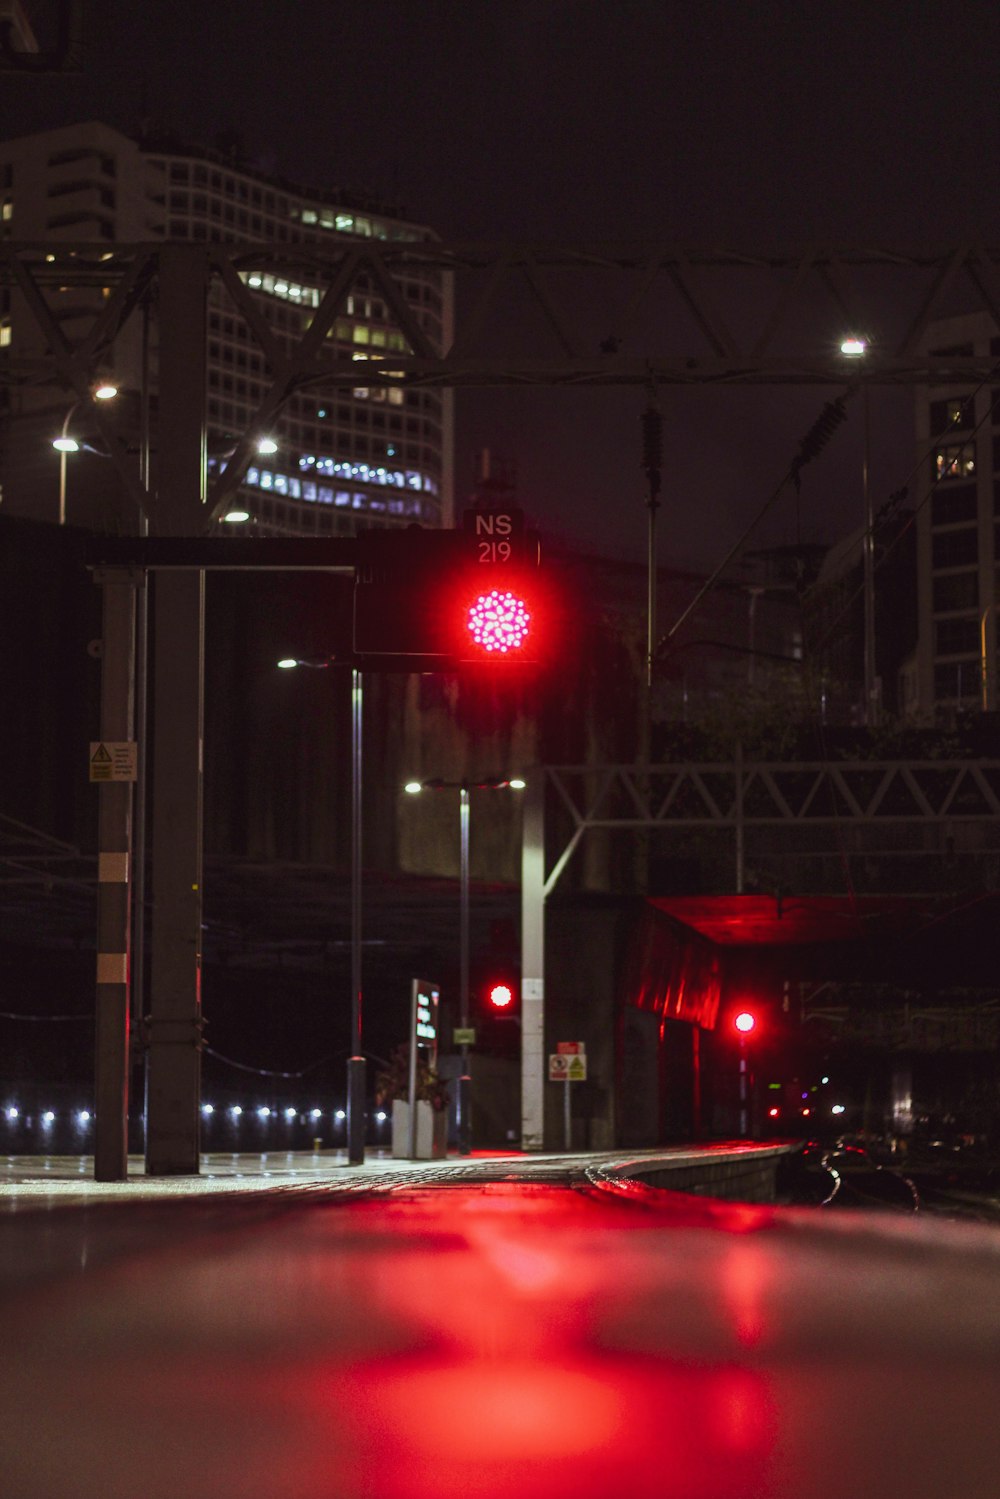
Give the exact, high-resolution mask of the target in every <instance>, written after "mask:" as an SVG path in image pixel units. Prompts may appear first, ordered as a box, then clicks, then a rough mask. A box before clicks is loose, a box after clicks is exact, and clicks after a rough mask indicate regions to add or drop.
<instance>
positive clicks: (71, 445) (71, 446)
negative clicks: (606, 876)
mask: <svg viewBox="0 0 1000 1499" xmlns="http://www.w3.org/2000/svg"><path fill="white" fill-rule="evenodd" d="M117 394H118V387H117V385H111V384H110V383H107V382H105V383H102V384H101V385H97V386H95V387H94V389H93V390H92V391H91V396H92V397H93V399H94V400H95V401H113V400H114V398H115V396H116V395H117ZM83 404H84V401H83V397H81V398H80V399H79V400H77V401H74V402H73V404H72V406H71V407H70V408H69V410H68V411H67V413H66V415H65V416H64V417H63V424H62V430H61V431H60V433H59V436H58V437H55V438H53V439H52V446H53V447H54V448H55V450H56V452H57V453H58V454H59V524H60V525H61V526H64V525H65V524H66V454H67V453H78V452H79V451H80V444H79V443H78V442H77V440H76V438H75V437H70V435H69V424H70V422H71V421H72V420H73V417H74V416H75V415H76V413H77V412H78V411H79V409H80V407H81V406H82V405H83Z"/></svg>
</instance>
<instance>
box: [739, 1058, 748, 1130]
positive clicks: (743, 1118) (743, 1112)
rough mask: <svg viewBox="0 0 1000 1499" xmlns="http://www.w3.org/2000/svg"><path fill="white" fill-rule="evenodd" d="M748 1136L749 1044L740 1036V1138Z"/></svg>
mask: <svg viewBox="0 0 1000 1499" xmlns="http://www.w3.org/2000/svg"><path fill="white" fill-rule="evenodd" d="M746 1137H747V1044H746V1042H745V1041H744V1039H743V1037H742V1036H740V1139H741V1140H745V1139H746Z"/></svg>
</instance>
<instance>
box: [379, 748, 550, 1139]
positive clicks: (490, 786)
mask: <svg viewBox="0 0 1000 1499" xmlns="http://www.w3.org/2000/svg"><path fill="white" fill-rule="evenodd" d="M524 785H525V783H524V781H523V779H522V778H521V777H520V776H511V777H510V778H509V779H508V778H505V777H503V776H494V777H492V778H490V779H489V780H485V781H442V780H439V779H437V778H434V779H432V780H427V781H407V782H406V785H405V786H404V787H403V790H404V791H406V792H408V793H409V795H410V796H416V795H419V793H420V792H421V791H456V790H457V792H458V833H459V918H458V921H459V925H458V934H459V935H458V952H459V957H458V969H459V973H458V983H459V1024H460V1026H461V1028H462V1030H463V1031H466V1030H468V1028H469V792H470V790H477V791H479V790H485V791H523V790H524ZM461 1058H462V1075H461V1077H460V1078H459V1079H458V1100H457V1102H458V1151H459V1154H460V1155H468V1154H469V1152H470V1151H471V1149H472V1115H471V1103H472V1078H471V1077H470V1076H469V1046H468V1042H466V1041H463V1042H462V1044H461Z"/></svg>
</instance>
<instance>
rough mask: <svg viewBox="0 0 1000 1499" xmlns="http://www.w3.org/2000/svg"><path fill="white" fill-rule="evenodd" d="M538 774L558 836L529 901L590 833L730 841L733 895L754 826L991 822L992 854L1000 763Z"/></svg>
mask: <svg viewBox="0 0 1000 1499" xmlns="http://www.w3.org/2000/svg"><path fill="white" fill-rule="evenodd" d="M539 774H540V776H541V777H542V778H544V783H545V785H547V786H548V787H549V788H550V789H551V793H552V796H551V801H552V802H553V803H554V806H555V808H556V809H558V811H561V813H562V814H563V815H562V817H561V819H560V821H561V823H562V826H563V827H564V828H565V829H567V831H566V833H565V835H564V836H561V837H560V836H559V835H553V836H552V837H550V838H549V840H548V844H549V852H550V853H551V854H553V855H554V858H553V861H552V864H551V868H548V869H547V870H544V869H542V866H541V865H539V864H537V863H534V864H533V865H532V870H531V875H530V879H531V881H532V882H533V883H534V884H535V885H536V887H537V888H535V890H534V893H533V895H532V897H531V898H532V900H533V901H536V902H538V901H544V900H547V899H548V897H549V896H550V895H551V894H552V892H553V890H554V889H555V887H556V885H557V884H558V882H559V880H560V878H561V877H562V875H563V873H564V871H565V870H566V868H567V866H568V864H569V862H570V860H571V859H572V857H573V855H574V853H575V852H576V850H577V848H578V847H579V845H580V843H581V842H582V840H583V838H584V837H585V836H586V834H588V833H590V832H595V831H597V830H599V829H603V830H605V831H617V830H621V829H633V830H642V831H656V830H659V831H670V832H674V831H682V830H683V831H713V830H715V831H722V832H726V833H728V834H731V836H732V845H733V863H734V870H735V876H734V887H735V890H736V892H737V894H741V893H742V892H743V889H744V882H745V851H744V840H745V835H746V833H747V831H749V830H753V829H761V828H768V829H783V830H789V829H810V830H815V829H824V828H825V829H828V830H829V829H840V828H844V827H848V826H850V827H855V828H863V829H865V830H869V831H871V830H874V829H881V830H883V831H885V830H893V829H899V828H912V827H914V826H923V827H926V828H932V829H935V830H937V832H938V833H939V834H944V833H945V832H946V831H947V832H949V833H954V831H955V830H956V829H957V828H958V827H959V826H960V825H962V824H963V823H965V824H968V823H975V824H977V825H979V826H980V827H982V826H983V825H984V824H986V823H991V824H992V826H993V828H994V829H995V833H994V836H993V838H992V841H990V842H989V843H988V844H987V845H986V846H985V847H984V849H983V852H988V853H991V854H992V855H993V856H994V858H996V857H1000V760H856V761H854V760H851V761H849V760H841V761H837V760H827V761H815V762H809V761H795V762H791V763H789V762H774V763H768V762H755V761H750V760H747V761H744V760H743V759H742V758H737V759H735V760H733V761H731V762H728V763H725V762H724V763H719V764H707V763H703V764H664V765H648V766H636V765H594V766H587V765H549V766H546V767H544V769H543V770H542V771H541V772H540V773H539ZM540 809H541V810H540ZM540 809H539V808H536V809H535V810H534V811H533V813H532V817H533V818H535V819H536V820H537V818H538V817H539V816H540V815H542V811H543V809H544V797H543V798H542V800H541V803H540ZM534 836H535V837H536V838H540V837H541V836H542V835H541V834H539V833H538V832H536V833H535V834H534ZM875 847H876V848H878V851H879V852H880V854H881V855H882V856H887V857H898V856H900V855H903V856H905V857H910V856H911V854H912V850H910V849H908V848H905V847H903V848H900V847H899V846H895V847H894V846H892V844H891V841H889V842H888V843H887V845H885V846H882V847H880V848H879V847H878V845H877V844H876V845H875ZM939 852H943V847H942V849H941V850H939ZM539 877H540V878H541V883H540V884H538V880H539Z"/></svg>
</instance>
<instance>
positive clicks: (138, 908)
mask: <svg viewBox="0 0 1000 1499" xmlns="http://www.w3.org/2000/svg"><path fill="white" fill-rule="evenodd" d="M149 321H150V319H149V302H148V301H146V302H144V303H143V309H142V390H141V392H140V407H139V482H140V484H141V485H142V487H143V489H144V490H146V491H147V493H148V491H149V481H150V466H149V465H150V389H149V353H150V350H149V342H150V340H149ZM139 535H140V536H148V535H149V520H148V518H147V515H146V513H145V512H143V513H142V514H141V515H140V516H139ZM147 581H148V580H147ZM136 603H137V610H138V612H137V618H136V629H135V739H136V780H135V807H134V836H133V839H132V865H133V871H132V873H133V888H134V891H135V899H134V900H133V903H132V1025H133V1031H132V1047H133V1056H132V1061H133V1064H137V1063H139V1062H141V1063H143V1064H144V1063H145V1041H146V1037H145V1024H144V1019H143V1017H144V1015H145V1008H146V1004H145V1001H146V826H147V824H146V811H147V806H146V783H147V775H148V770H149V757H148V754H147V730H148V727H149V722H148V721H149V709H148V703H149V588H148V587H144V588H143V589H142V590H141V592H140V594H139V596H138V599H137V600H136Z"/></svg>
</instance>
